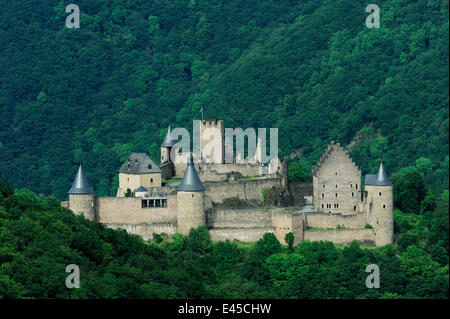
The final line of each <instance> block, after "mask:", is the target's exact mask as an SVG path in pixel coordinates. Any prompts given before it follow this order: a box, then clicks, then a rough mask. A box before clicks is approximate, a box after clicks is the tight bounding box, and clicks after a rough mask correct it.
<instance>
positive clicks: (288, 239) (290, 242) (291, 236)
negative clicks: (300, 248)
mask: <svg viewBox="0 0 450 319" xmlns="http://www.w3.org/2000/svg"><path fill="white" fill-rule="evenodd" d="M294 239H295V238H294V234H293V233H291V232H290V233H287V234H286V235H285V236H284V241H285V242H286V244H287V245H288V248H289V251H293V250H294V247H293V246H294Z"/></svg>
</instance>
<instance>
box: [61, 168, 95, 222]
mask: <svg viewBox="0 0 450 319" xmlns="http://www.w3.org/2000/svg"><path fill="white" fill-rule="evenodd" d="M67 193H68V194H69V209H70V210H71V211H72V212H74V214H76V215H81V214H83V215H84V217H85V218H86V219H89V220H95V207H94V191H93V190H92V188H91V186H89V183H88V180H87V178H86V175H84V172H83V169H82V168H81V165H80V167H79V168H78V173H77V176H76V177H75V180H74V181H73V184H72V188H71V189H70V190H69V191H68V192H67Z"/></svg>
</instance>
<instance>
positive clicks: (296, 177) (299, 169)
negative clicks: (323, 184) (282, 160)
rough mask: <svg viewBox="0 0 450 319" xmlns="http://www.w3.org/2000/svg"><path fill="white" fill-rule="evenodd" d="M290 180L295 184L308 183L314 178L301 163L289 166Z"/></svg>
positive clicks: (293, 163)
mask: <svg viewBox="0 0 450 319" xmlns="http://www.w3.org/2000/svg"><path fill="white" fill-rule="evenodd" d="M289 180H290V181H293V182H307V181H311V180H312V176H311V174H310V173H308V172H307V171H306V169H305V168H304V167H303V165H302V164H301V163H299V162H292V163H290V164H289Z"/></svg>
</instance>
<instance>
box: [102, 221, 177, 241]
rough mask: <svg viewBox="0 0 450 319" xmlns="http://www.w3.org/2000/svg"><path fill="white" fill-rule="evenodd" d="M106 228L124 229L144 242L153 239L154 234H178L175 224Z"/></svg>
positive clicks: (114, 224) (122, 225) (111, 225)
mask: <svg viewBox="0 0 450 319" xmlns="http://www.w3.org/2000/svg"><path fill="white" fill-rule="evenodd" d="M105 226H106V227H108V228H112V229H124V230H126V231H127V233H129V234H134V235H138V236H141V237H142V238H143V239H144V240H151V239H153V234H163V233H164V234H167V235H169V236H170V235H174V234H176V233H177V227H176V225H175V224H120V223H112V224H105Z"/></svg>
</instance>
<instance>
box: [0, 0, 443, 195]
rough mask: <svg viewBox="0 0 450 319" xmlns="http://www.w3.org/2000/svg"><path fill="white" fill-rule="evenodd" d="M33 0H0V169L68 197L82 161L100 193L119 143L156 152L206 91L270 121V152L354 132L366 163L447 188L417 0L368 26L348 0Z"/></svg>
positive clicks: (240, 117)
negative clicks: (66, 0)
mask: <svg viewBox="0 0 450 319" xmlns="http://www.w3.org/2000/svg"><path fill="white" fill-rule="evenodd" d="M30 3H31V1H30V0H22V1H7V2H5V3H4V4H3V5H2V10H1V11H0V30H2V31H1V32H0V65H1V66H2V72H0V83H1V84H0V112H1V114H2V115H3V116H2V117H1V119H0V127H1V128H2V130H1V132H0V141H1V142H0V177H1V178H4V179H6V180H9V181H10V182H11V183H13V187H16V188H19V187H27V188H29V189H31V190H33V191H35V192H37V193H42V194H46V195H50V194H53V195H55V196H56V197H57V198H59V199H63V198H66V196H67V190H68V189H69V188H70V185H71V183H72V181H73V178H74V176H75V173H76V169H77V165H76V163H80V162H81V163H82V164H83V166H84V168H85V171H86V173H87V175H88V178H89V182H90V184H91V186H92V187H93V188H94V190H95V191H96V193H97V195H100V196H106V195H110V194H112V193H113V192H112V191H111V188H112V186H111V184H112V182H113V179H114V178H115V177H116V175H117V170H118V169H119V167H120V165H121V164H122V163H123V161H124V160H125V159H126V158H127V157H128V156H129V154H130V153H131V152H147V153H149V154H150V156H151V157H152V159H153V160H157V159H158V158H159V156H160V154H159V145H160V144H161V141H162V138H163V135H162V134H161V132H165V130H166V129H167V126H168V125H169V124H171V125H172V126H176V127H186V128H190V127H191V125H192V122H191V120H192V119H196V118H197V119H198V118H199V116H200V114H199V108H200V106H203V107H204V109H205V116H207V117H216V118H222V119H226V126H227V127H242V128H245V127H255V128H256V127H277V128H278V129H279V143H278V145H279V149H280V156H288V155H290V154H291V153H292V152H296V153H299V154H301V160H302V164H304V168H305V169H306V170H309V167H310V165H306V163H315V162H316V161H317V160H318V158H319V157H320V155H321V153H322V152H323V150H324V148H325V147H326V145H327V144H328V143H329V142H330V141H331V140H336V141H339V142H341V143H343V144H344V145H345V144H349V143H351V142H352V141H353V139H354V138H355V137H361V138H360V139H357V143H355V145H354V147H353V148H352V155H353V158H354V160H355V162H356V163H357V164H358V166H359V167H360V168H361V169H362V170H363V172H374V171H375V170H376V169H377V167H378V165H379V162H380V161H384V162H385V164H386V168H387V171H388V172H389V173H393V172H396V171H398V170H399V169H401V168H403V167H407V166H414V165H417V167H418V169H419V171H420V173H421V174H423V175H424V176H423V178H424V181H425V183H426V184H427V185H432V186H434V187H435V188H436V190H437V191H441V190H443V189H448V166H449V165H448V151H449V149H448V51H447V47H448V36H447V35H448V10H441V8H440V7H439V6H436V5H430V3H431V2H430V1H428V0H418V1H412V0H409V1H403V2H402V3H401V5H400V4H399V2H398V1H397V0H386V1H383V14H382V20H383V21H382V24H383V26H384V27H382V28H380V29H367V28H365V27H364V21H365V19H366V17H367V13H366V12H365V11H364V8H365V5H366V4H364V3H362V2H361V1H358V0H336V1H315V0H305V1H297V2H295V1H294V2H293V1H287V0H286V1H270V2H267V1H256V0H251V1H246V2H245V5H242V3H240V2H239V1H238V2H236V1H225V2H224V3H223V4H222V5H221V7H220V10H218V9H217V4H216V3H215V2H214V1H179V0H176V1H172V2H171V4H170V5H167V1H165V0H155V1H151V2H148V1H133V2H132V4H130V3H128V2H121V1H110V2H107V3H105V2H104V1H100V0H80V1H79V2H77V4H78V5H79V6H80V8H81V11H82V15H83V16H82V27H81V28H80V29H76V30H74V29H72V30H69V29H67V28H65V27H64V21H65V18H66V16H67V13H65V10H64V9H65V6H64V4H63V3H62V2H48V1H41V2H39V3H34V2H33V5H32V7H33V12H34V13H35V14H32V13H30V9H29V8H30ZM417 12H421V13H422V14H421V15H418V14H417ZM30 19H32V23H30ZM23 26H27V27H26V28H24V27H23ZM18 34H20V35H21V36H17V35H18ZM30 48H31V49H30ZM30 75H33V76H30ZM34 75H36V76H34ZM430 161H431V164H432V165H431V166H430ZM295 166H296V165H294V166H292V164H291V171H292V172H293V175H291V178H292V177H294V179H295V178H300V179H304V178H305V176H304V175H303V173H302V172H301V171H300V172H298V174H297V173H295V171H296V169H295V168H296V167H295ZM430 167H431V171H430ZM116 190H117V186H116Z"/></svg>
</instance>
